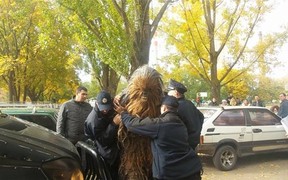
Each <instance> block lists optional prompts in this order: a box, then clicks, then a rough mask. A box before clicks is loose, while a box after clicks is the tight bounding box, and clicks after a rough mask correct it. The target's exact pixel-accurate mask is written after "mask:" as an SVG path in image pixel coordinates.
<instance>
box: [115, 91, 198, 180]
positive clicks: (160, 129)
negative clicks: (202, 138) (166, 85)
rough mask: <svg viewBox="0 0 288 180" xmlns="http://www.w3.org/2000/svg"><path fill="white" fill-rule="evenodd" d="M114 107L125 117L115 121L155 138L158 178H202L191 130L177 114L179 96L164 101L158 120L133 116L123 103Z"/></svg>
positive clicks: (178, 179)
mask: <svg viewBox="0 0 288 180" xmlns="http://www.w3.org/2000/svg"><path fill="white" fill-rule="evenodd" d="M114 106H115V110H116V111H117V112H118V113H119V114H120V115H121V118H120V117H119V116H116V117H115V118H117V119H118V120H120V119H121V120H122V122H123V124H124V125H125V126H126V127H127V129H128V131H131V132H133V133H135V134H139V135H142V136H148V137H150V138H151V139H152V141H151V150H152V154H153V165H152V172H153V178H154V179H159V180H160V179H161V180H163V179H176V180H188V179H193V180H200V179H201V172H202V164H201V161H200V159H199V157H198V156H197V154H196V153H195V151H194V150H193V149H192V147H191V146H190V145H189V143H188V132H187V128H186V126H185V125H184V123H183V121H182V120H181V118H180V116H179V114H178V113H177V109H178V100H177V99H176V98H175V97H173V96H166V97H165V98H163V101H162V104H161V115H160V116H159V117H158V118H149V117H146V118H143V119H141V118H138V117H134V116H132V115H130V114H129V113H128V112H127V111H125V109H124V107H122V106H121V105H120V104H117V103H115V104H114ZM171 132H173V133H171Z"/></svg>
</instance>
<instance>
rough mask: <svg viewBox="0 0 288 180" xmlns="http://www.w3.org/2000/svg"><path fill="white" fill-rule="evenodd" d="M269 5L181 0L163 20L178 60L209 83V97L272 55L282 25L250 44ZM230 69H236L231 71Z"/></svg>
mask: <svg viewBox="0 0 288 180" xmlns="http://www.w3.org/2000/svg"><path fill="white" fill-rule="evenodd" d="M271 5H272V4H271V1H267V0H257V1H248V0H237V1H228V0H222V1H219V0H218V1H217V0H201V1H194V0H188V1H180V3H179V6H175V7H174V8H175V9H174V10H173V12H175V14H177V15H175V16H171V17H170V19H169V21H166V27H167V28H165V31H166V32H167V33H168V36H169V38H168V39H169V42H170V43H171V42H172V43H173V45H174V47H176V49H177V50H178V52H179V54H177V56H178V58H179V61H181V62H182V63H183V60H185V62H186V63H189V64H190V66H191V68H192V70H193V71H196V72H197V73H198V75H199V76H200V77H201V78H202V79H203V80H205V82H206V83H207V84H209V86H210V87H211V93H212V96H213V97H216V98H217V99H220V90H221V88H222V87H223V86H225V85H226V84H228V83H230V82H232V81H234V80H235V79H236V78H237V77H239V76H241V75H242V74H243V73H246V72H247V71H248V70H249V69H251V68H253V67H255V65H257V66H258V65H259V64H258V63H260V62H262V65H263V64H266V65H267V63H268V62H270V63H271V62H273V59H272V58H269V56H265V61H263V55H264V54H268V53H269V55H270V56H272V55H273V53H275V52H276V51H275V49H277V47H280V46H281V45H282V43H283V42H284V41H285V40H286V39H287V32H288V31H287V29H286V30H283V31H282V32H281V33H275V34H270V35H266V36H264V35H263V41H258V42H257V43H256V45H252V43H249V42H250V41H251V40H252V38H253V37H254V36H253V35H254V33H255V28H256V26H257V25H258V24H260V23H261V20H262V19H263V17H264V15H265V14H266V13H267V12H269V10H270V9H271V7H272V6H271ZM264 39H265V40H264ZM264 62H265V63H264ZM253 65H254V66H253ZM223 67H227V68H224V70H225V72H224V73H219V69H223ZM262 67H263V66H262ZM233 69H237V72H238V73H237V74H234V75H233V76H232V75H231V72H232V70H233ZM229 74H230V76H229Z"/></svg>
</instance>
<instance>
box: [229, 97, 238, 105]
mask: <svg viewBox="0 0 288 180" xmlns="http://www.w3.org/2000/svg"><path fill="white" fill-rule="evenodd" d="M230 106H237V101H236V99H235V98H234V97H232V98H231V99H230Z"/></svg>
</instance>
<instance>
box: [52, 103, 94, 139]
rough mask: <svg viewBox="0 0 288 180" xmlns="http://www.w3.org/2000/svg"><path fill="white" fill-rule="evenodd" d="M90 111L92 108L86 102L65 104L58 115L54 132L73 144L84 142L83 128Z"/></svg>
mask: <svg viewBox="0 0 288 180" xmlns="http://www.w3.org/2000/svg"><path fill="white" fill-rule="evenodd" d="M91 110H92V106H91V105H90V104H89V103H87V102H77V101H75V100H74V99H72V100H70V101H67V102H65V103H64V104H62V106H61V107H60V110H59V113H58V118H57V128H56V131H57V132H58V133H59V134H61V135H63V136H64V137H66V138H67V139H69V140H70V141H71V142H72V143H73V144H76V143H77V142H78V141H83V140H85V135H84V128H83V127H84V122H85V120H86V118H87V116H88V114H89V113H90V112H91Z"/></svg>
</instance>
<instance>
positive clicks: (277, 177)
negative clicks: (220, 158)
mask: <svg viewBox="0 0 288 180" xmlns="http://www.w3.org/2000/svg"><path fill="white" fill-rule="evenodd" d="M201 159H202V163H203V168H204V174H203V176H202V180H240V179H241V180H243V179H247V180H248V179H249V180H250V179H251V180H256V179H257V180H258V179H259V180H260V179H261V180H263V179H267V180H268V179H269V180H283V179H288V170H287V168H288V152H280V153H279V152H278V153H270V154H261V155H253V156H246V157H242V158H239V161H238V164H237V167H236V168H235V169H234V170H232V171H220V170H218V169H216V168H215V167H214V165H213V162H212V159H211V158H208V157H201Z"/></svg>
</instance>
